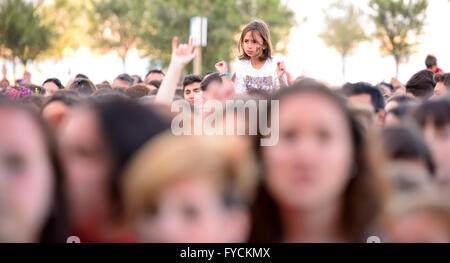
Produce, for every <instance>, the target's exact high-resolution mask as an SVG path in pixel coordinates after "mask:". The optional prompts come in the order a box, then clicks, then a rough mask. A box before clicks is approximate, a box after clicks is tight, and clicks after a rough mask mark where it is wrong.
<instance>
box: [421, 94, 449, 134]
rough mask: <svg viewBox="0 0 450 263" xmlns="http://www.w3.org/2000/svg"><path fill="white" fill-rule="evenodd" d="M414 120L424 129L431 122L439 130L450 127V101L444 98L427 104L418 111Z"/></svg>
mask: <svg viewBox="0 0 450 263" xmlns="http://www.w3.org/2000/svg"><path fill="white" fill-rule="evenodd" d="M414 118H415V119H416V121H417V123H418V124H419V125H420V126H421V127H422V128H423V127H424V126H425V125H426V124H427V123H429V122H431V123H432V124H433V125H434V126H436V127H437V128H444V127H445V126H447V125H450V99H449V98H442V99H437V100H431V101H427V102H425V103H424V104H422V105H420V106H419V107H418V108H417V109H416V111H415V112H414Z"/></svg>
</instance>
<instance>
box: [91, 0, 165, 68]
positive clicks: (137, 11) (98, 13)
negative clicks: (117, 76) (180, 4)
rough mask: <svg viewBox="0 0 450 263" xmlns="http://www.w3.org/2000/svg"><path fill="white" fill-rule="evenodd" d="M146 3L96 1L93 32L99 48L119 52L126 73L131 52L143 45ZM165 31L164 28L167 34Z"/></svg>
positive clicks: (96, 45)
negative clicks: (140, 34) (138, 45)
mask: <svg viewBox="0 0 450 263" xmlns="http://www.w3.org/2000/svg"><path fill="white" fill-rule="evenodd" d="M144 2H145V1H139V0H127V1H124V0H93V1H92V4H93V10H92V13H91V16H90V18H91V21H92V27H91V30H90V32H91V33H92V34H91V36H92V38H93V43H94V47H95V48H99V49H103V50H105V51H109V50H111V49H112V50H116V51H117V54H118V55H119V57H120V58H121V59H122V63H123V68H124V71H125V69H126V57H127V55H128V51H129V50H130V49H131V48H134V47H136V46H137V44H138V43H139V40H140V39H139V31H140V29H141V28H142V25H143V23H142V17H143V14H144V12H145V9H144V8H142V5H143V3H144ZM163 28H164V27H161V30H162V31H163Z"/></svg>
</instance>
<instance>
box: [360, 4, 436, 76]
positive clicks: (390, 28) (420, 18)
mask: <svg viewBox="0 0 450 263" xmlns="http://www.w3.org/2000/svg"><path fill="white" fill-rule="evenodd" d="M369 5H370V7H371V8H372V9H373V11H374V12H375V14H374V15H373V16H372V19H373V21H374V22H375V25H376V28H377V32H376V36H377V37H378V38H379V39H380V41H381V50H382V52H384V53H385V54H388V55H393V56H394V58H395V60H396V62H397V75H398V64H399V61H400V58H402V57H409V56H410V55H411V54H413V53H414V46H415V45H416V43H415V41H412V39H413V38H414V37H416V36H417V35H419V34H421V33H422V29H423V26H424V24H425V19H426V10H427V8H428V0H371V1H370V3H369Z"/></svg>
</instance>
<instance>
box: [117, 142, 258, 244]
mask: <svg viewBox="0 0 450 263" xmlns="http://www.w3.org/2000/svg"><path fill="white" fill-rule="evenodd" d="M243 145H248V144H242V143H241V140H238V139H237V138H233V137H226V138H225V137H199V136H190V137H174V136H172V135H170V134H165V135H163V136H160V137H158V138H155V140H153V141H152V142H150V143H149V144H147V145H146V146H145V147H143V149H142V150H141V151H140V152H139V153H138V154H137V155H136V156H135V157H134V159H133V160H132V161H131V163H130V165H129V166H128V168H127V169H126V172H125V175H124V178H126V179H125V184H124V185H125V190H124V192H125V206H126V211H127V213H128V216H129V219H130V220H131V221H132V222H133V226H134V230H135V232H136V233H137V234H138V236H139V237H140V239H141V240H142V241H144V242H171V243H185V242H188V243H203V242H206V243H216V242H244V241H245V240H246V239H247V235H248V231H249V229H250V226H249V223H250V219H249V204H250V203H251V201H252V198H253V193H254V187H255V184H256V168H255V162H254V158H253V156H252V155H251V153H250V152H249V149H248V147H245V146H243ZM180 156H182V158H180Z"/></svg>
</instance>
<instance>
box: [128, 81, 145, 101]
mask: <svg viewBox="0 0 450 263" xmlns="http://www.w3.org/2000/svg"><path fill="white" fill-rule="evenodd" d="M149 92H150V90H149V89H148V88H147V86H145V85H143V84H137V85H134V86H133V87H131V88H128V89H126V90H125V95H127V96H128V97H130V98H132V99H139V98H142V97H144V96H147V95H148V93H149Z"/></svg>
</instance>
